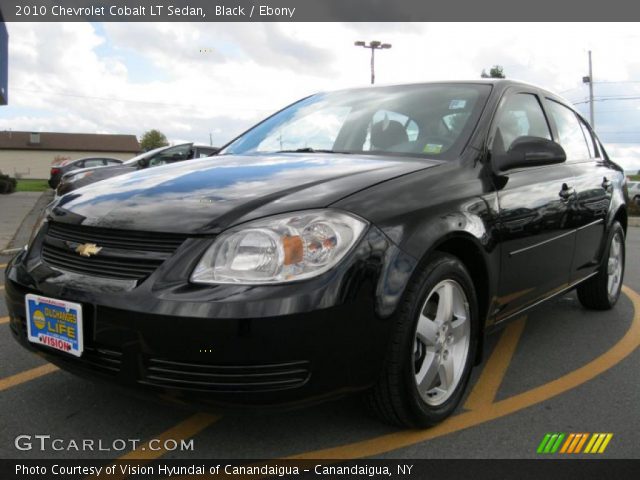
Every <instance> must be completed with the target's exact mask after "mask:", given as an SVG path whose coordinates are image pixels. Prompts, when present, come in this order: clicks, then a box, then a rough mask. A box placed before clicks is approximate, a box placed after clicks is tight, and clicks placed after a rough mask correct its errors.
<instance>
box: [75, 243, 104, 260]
mask: <svg viewBox="0 0 640 480" xmlns="http://www.w3.org/2000/svg"><path fill="white" fill-rule="evenodd" d="M100 250H102V247H99V246H97V245H96V244H95V243H83V244H82V245H78V246H77V247H76V252H77V253H79V254H80V255H81V256H83V257H90V256H91V255H96V254H97V253H98V252H99V251H100Z"/></svg>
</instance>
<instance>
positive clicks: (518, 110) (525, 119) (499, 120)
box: [492, 93, 551, 152]
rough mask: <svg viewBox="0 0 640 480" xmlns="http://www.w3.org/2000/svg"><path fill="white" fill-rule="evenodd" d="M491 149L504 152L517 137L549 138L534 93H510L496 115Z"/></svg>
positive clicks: (546, 125) (540, 108)
mask: <svg viewBox="0 0 640 480" xmlns="http://www.w3.org/2000/svg"><path fill="white" fill-rule="evenodd" d="M495 125H496V129H495V135H494V138H493V145H492V149H495V150H496V151H502V152H506V151H508V150H509V147H511V145H512V144H513V142H514V140H515V139H516V138H519V137H539V138H545V139H547V140H551V131H550V130H549V124H548V123H547V119H546V118H545V116H544V113H543V111H542V107H541V106H540V102H539V101H538V99H537V98H536V96H535V95H533V94H530V93H518V94H515V95H511V96H510V97H508V98H507V99H506V101H505V102H504V104H503V105H502V106H501V108H500V111H499V112H498V115H497V117H496V123H495Z"/></svg>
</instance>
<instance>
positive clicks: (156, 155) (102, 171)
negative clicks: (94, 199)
mask: <svg viewBox="0 0 640 480" xmlns="http://www.w3.org/2000/svg"><path fill="white" fill-rule="evenodd" d="M219 150H220V149H219V148H217V147H210V146H208V145H195V144H193V143H180V144H178V145H170V146H166V147H160V148H156V149H154V150H149V151H148V152H144V153H141V154H140V155H138V156H137V157H133V158H132V159H131V160H127V161H126V162H124V163H123V164H122V165H120V164H114V165H110V166H109V168H103V166H102V165H96V166H93V167H92V168H83V169H82V170H75V171H73V172H70V173H68V174H66V175H64V176H63V177H62V180H61V181H60V183H59V185H58V187H57V189H56V195H58V196H60V195H64V194H65V193H69V192H72V191H73V190H76V189H78V188H80V187H84V186H86V185H90V184H92V183H95V182H98V181H100V180H104V179H106V178H112V177H117V176H118V175H124V174H125V173H130V172H135V171H136V170H142V169H145V168H149V167H158V166H160V165H167V164H169V163H175V162H181V161H183V160H190V159H192V158H203V157H209V156H211V155H215V154H216V153H217V152H218V151H219Z"/></svg>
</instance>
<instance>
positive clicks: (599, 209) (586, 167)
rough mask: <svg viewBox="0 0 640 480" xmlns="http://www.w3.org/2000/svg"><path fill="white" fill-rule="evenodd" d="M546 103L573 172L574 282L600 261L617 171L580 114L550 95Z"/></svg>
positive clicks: (591, 271) (594, 268)
mask: <svg viewBox="0 0 640 480" xmlns="http://www.w3.org/2000/svg"><path fill="white" fill-rule="evenodd" d="M546 107H547V110H548V112H549V116H550V120H551V123H552V126H553V127H555V129H556V131H557V135H558V143H560V145H562V148H564V150H565V152H566V154H567V164H568V165H570V166H571V169H572V171H573V174H574V176H575V189H576V203H575V205H574V208H573V209H572V211H571V216H570V221H571V223H572V226H573V227H574V228H575V229H576V247H575V253H574V257H573V262H572V267H571V281H572V282H575V281H578V280H580V279H582V278H584V277H586V276H588V275H589V274H591V273H593V272H594V271H595V270H596V269H597V267H598V265H599V259H600V252H601V248H602V246H603V244H604V243H603V242H604V237H605V234H606V217H607V212H608V211H609V207H610V205H611V194H612V192H613V183H612V180H613V178H615V175H616V171H615V170H611V169H610V168H609V167H608V166H607V164H606V163H605V162H604V161H603V160H604V158H603V156H602V153H601V152H600V149H599V148H598V145H597V143H596V142H595V141H594V137H593V135H592V132H591V129H590V128H589V127H588V126H587V124H586V122H584V120H582V118H580V116H579V115H577V114H576V113H575V112H574V111H573V110H572V109H570V108H569V107H568V106H566V105H563V104H562V103H560V102H556V101H554V100H551V99H547V102H546Z"/></svg>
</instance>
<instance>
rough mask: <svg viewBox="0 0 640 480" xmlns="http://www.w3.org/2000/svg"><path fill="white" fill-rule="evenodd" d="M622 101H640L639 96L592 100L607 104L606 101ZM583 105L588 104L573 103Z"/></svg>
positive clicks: (585, 101)
mask: <svg viewBox="0 0 640 480" xmlns="http://www.w3.org/2000/svg"><path fill="white" fill-rule="evenodd" d="M623 100H640V96H638V97H611V98H594V99H593V101H594V102H607V101H623ZM583 103H589V100H584V101H582V102H573V104H574V105H580V104H583Z"/></svg>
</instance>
